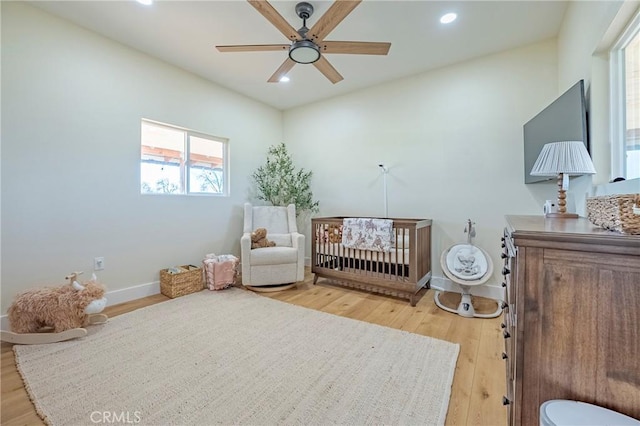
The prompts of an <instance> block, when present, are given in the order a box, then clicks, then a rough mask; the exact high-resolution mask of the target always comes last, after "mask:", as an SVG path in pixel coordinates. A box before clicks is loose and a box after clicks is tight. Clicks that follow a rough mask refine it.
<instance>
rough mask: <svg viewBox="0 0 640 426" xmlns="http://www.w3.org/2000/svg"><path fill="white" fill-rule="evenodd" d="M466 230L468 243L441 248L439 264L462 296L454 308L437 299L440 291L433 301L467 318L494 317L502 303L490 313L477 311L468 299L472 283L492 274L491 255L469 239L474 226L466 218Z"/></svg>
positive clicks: (440, 306) (476, 284)
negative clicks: (443, 249)
mask: <svg viewBox="0 0 640 426" xmlns="http://www.w3.org/2000/svg"><path fill="white" fill-rule="evenodd" d="M465 232H466V233H468V238H467V243H461V244H455V245H453V246H451V247H449V248H448V249H447V250H445V251H443V252H442V256H441V257H440V266H441V267H442V272H444V274H445V275H446V276H447V278H449V279H450V280H451V281H452V282H454V283H455V284H457V285H458V286H459V287H460V288H461V295H462V297H461V299H460V304H459V305H458V308H457V309H452V308H449V307H448V306H445V305H444V304H442V302H441V301H440V291H436V293H435V295H434V301H435V303H436V305H438V307H439V308H441V309H444V310H445V311H448V312H453V313H456V314H458V315H461V316H463V317H468V318H473V317H476V318H495V317H497V316H499V315H500V314H501V313H502V307H501V306H500V303H499V302H496V303H497V305H498V308H497V310H496V311H495V312H493V313H490V314H479V313H476V311H475V309H474V308H473V304H472V303H471V287H475V286H480V285H483V284H485V283H486V282H487V281H488V280H489V279H490V278H491V275H492V274H493V262H492V261H491V257H489V254H487V252H486V251H484V250H483V249H482V248H480V247H477V246H475V245H473V244H472V243H471V239H472V237H474V236H475V228H474V226H473V223H472V222H471V220H470V219H469V220H468V222H467V227H466V228H465Z"/></svg>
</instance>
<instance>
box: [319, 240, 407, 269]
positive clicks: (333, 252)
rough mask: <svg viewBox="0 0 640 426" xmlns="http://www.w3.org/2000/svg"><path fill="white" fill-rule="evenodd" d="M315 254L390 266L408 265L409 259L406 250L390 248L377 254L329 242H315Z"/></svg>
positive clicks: (376, 252)
mask: <svg viewBox="0 0 640 426" xmlns="http://www.w3.org/2000/svg"><path fill="white" fill-rule="evenodd" d="M407 245H408V243H407ZM316 254H323V255H327V256H336V257H346V258H350V259H357V260H368V261H373V262H383V263H386V264H392V265H393V264H399V265H409V259H410V256H409V249H408V248H406V249H402V248H392V249H391V251H389V252H379V251H372V250H361V249H349V248H345V247H344V246H343V245H342V244H341V243H330V242H324V243H318V242H316Z"/></svg>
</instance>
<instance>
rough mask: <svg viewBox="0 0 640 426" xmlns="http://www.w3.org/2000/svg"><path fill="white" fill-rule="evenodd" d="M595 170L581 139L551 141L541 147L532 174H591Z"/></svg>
mask: <svg viewBox="0 0 640 426" xmlns="http://www.w3.org/2000/svg"><path fill="white" fill-rule="evenodd" d="M595 172H596V169H595V168H594V167H593V162H592V161H591V157H589V153H588V152H587V149H586V148H585V147H584V143H582V142H581V141H563V142H551V143H548V144H546V145H545V146H543V147H542V151H540V155H539V156H538V159H537V160H536V162H535V164H534V165H533V168H532V169H531V175H532V176H557V175H558V174H560V173H562V174H565V175H592V174H594V173H595Z"/></svg>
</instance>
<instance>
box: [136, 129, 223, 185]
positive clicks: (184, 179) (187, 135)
mask: <svg viewBox="0 0 640 426" xmlns="http://www.w3.org/2000/svg"><path fill="white" fill-rule="evenodd" d="M144 123H147V124H151V125H153V126H157V127H164V128H167V129H171V130H175V131H180V132H182V133H183V136H184V158H185V160H184V167H183V168H182V170H181V176H180V179H181V184H182V185H181V190H180V191H178V192H175V193H161V192H142V188H140V193H141V194H142V195H189V196H205V197H228V196H229V194H230V186H229V175H230V173H229V139H226V138H221V137H219V136H212V135H208V134H206V133H202V132H198V131H195V130H191V129H187V128H184V127H179V126H174V125H171V124H166V123H161V122H159V121H154V120H149V119H145V118H143V119H141V121H140V128H141V129H142V125H143V124H144ZM192 136H193V137H198V138H201V139H208V140H211V141H214V142H219V143H222V147H223V148H222V157H223V158H222V164H223V166H222V168H223V170H222V191H221V192H220V193H211V192H200V191H197V192H196V191H194V192H192V191H191V179H190V173H189V170H190V166H189V158H190V148H191V143H190V139H191V137H192ZM140 143H141V144H142V135H140ZM139 164H140V165H141V164H142V159H140V163H139ZM141 184H142V176H141V174H140V175H139V179H138V185H141ZM182 188H184V190H182Z"/></svg>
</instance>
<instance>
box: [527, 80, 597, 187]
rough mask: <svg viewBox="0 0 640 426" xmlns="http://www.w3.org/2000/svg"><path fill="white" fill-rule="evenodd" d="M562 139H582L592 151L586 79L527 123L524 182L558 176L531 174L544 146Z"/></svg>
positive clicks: (545, 179)
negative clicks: (588, 125) (589, 134)
mask: <svg viewBox="0 0 640 426" xmlns="http://www.w3.org/2000/svg"><path fill="white" fill-rule="evenodd" d="M561 141H582V142H583V143H584V146H585V147H586V148H587V150H589V142H588V138H587V103H586V100H585V96H584V80H580V81H579V82H577V83H576V84H575V85H574V86H573V87H571V88H570V89H569V90H567V91H566V92H564V93H563V94H562V95H561V96H560V97H559V98H558V99H556V100H555V101H553V103H551V105H549V106H548V107H546V108H545V109H543V110H542V111H541V112H540V113H539V114H538V115H536V116H535V117H533V118H532V119H531V120H529V121H528V122H527V123H526V124H525V125H524V183H535V182H541V181H547V180H550V179H555V178H553V177H548V176H531V174H530V172H531V168H532V167H533V165H534V163H535V162H536V160H537V159H538V155H539V154H540V151H542V147H543V146H544V145H545V144H547V143H549V142H561Z"/></svg>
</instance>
